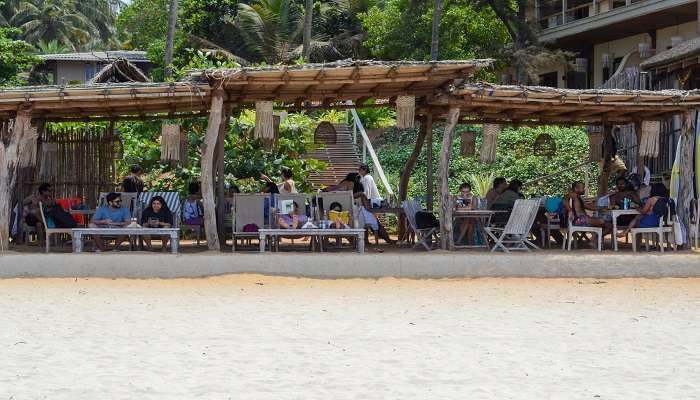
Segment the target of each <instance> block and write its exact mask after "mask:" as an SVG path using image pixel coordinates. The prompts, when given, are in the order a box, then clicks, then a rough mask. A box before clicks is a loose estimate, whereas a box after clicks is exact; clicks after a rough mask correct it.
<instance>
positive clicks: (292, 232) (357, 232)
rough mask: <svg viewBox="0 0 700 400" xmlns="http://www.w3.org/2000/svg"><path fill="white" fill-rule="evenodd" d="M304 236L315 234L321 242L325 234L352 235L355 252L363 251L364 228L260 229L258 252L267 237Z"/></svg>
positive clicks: (262, 247)
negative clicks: (355, 245)
mask: <svg viewBox="0 0 700 400" xmlns="http://www.w3.org/2000/svg"><path fill="white" fill-rule="evenodd" d="M268 236H269V237H271V238H272V237H280V236H284V237H306V236H315V237H317V238H318V239H319V242H322V240H321V239H323V238H324V237H327V236H354V237H355V238H356V240H357V252H358V253H360V254H363V253H364V252H365V230H364V229H260V230H258V237H259V238H260V252H261V253H264V252H265V244H266V242H267V237H268Z"/></svg>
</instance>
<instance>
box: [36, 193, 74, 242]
mask: <svg viewBox="0 0 700 400" xmlns="http://www.w3.org/2000/svg"><path fill="white" fill-rule="evenodd" d="M57 207H60V206H57ZM39 211H40V212H41V222H42V223H43V224H44V233H45V234H46V240H44V241H45V242H46V252H47V253H48V252H49V251H51V236H53V235H68V236H70V238H71V240H73V230H72V229H70V228H49V225H48V224H47V223H46V215H44V204H42V203H41V202H39Z"/></svg>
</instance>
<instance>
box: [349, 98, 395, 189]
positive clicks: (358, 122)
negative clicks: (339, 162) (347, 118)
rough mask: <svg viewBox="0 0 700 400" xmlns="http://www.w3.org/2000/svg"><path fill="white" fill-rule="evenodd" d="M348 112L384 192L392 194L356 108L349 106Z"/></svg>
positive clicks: (350, 103)
mask: <svg viewBox="0 0 700 400" xmlns="http://www.w3.org/2000/svg"><path fill="white" fill-rule="evenodd" d="M347 104H348V105H352V101H348V103H347ZM350 113H351V114H352V119H353V123H354V126H355V127H356V128H357V130H358V131H359V132H360V135H362V143H363V146H364V148H365V149H367V151H369V156H370V157H371V158H372V163H374V168H376V169H377V173H378V174H379V180H381V181H382V185H384V189H386V192H387V193H388V194H389V195H390V196H393V195H394V191H393V190H392V189H391V186H390V185H389V181H388V180H387V179H386V175H384V169H383V168H382V164H380V163H379V158H377V153H375V152H374V147H372V142H371V141H370V140H369V136H367V132H366V131H365V127H364V126H363V125H362V121H361V120H360V116H359V115H358V114H357V110H355V109H354V108H351V109H350Z"/></svg>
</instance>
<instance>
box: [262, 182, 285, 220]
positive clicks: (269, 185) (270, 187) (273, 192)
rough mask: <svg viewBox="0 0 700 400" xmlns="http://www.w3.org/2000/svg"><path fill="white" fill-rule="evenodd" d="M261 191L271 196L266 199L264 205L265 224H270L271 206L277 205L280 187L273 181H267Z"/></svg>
mask: <svg viewBox="0 0 700 400" xmlns="http://www.w3.org/2000/svg"><path fill="white" fill-rule="evenodd" d="M260 193H269V194H270V198H266V199H265V203H264V205H263V213H264V215H265V225H269V224H270V208H275V207H277V195H278V194H280V191H279V188H278V187H277V185H275V184H274V183H273V182H265V185H264V186H263V188H262V190H261V191H260Z"/></svg>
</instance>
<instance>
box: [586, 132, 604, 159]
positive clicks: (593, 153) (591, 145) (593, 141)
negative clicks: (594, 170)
mask: <svg viewBox="0 0 700 400" xmlns="http://www.w3.org/2000/svg"><path fill="white" fill-rule="evenodd" d="M597 128H598V129H589V131H588V159H589V160H590V161H591V162H598V161H600V160H601V159H602V158H603V132H602V128H601V127H597Z"/></svg>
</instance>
